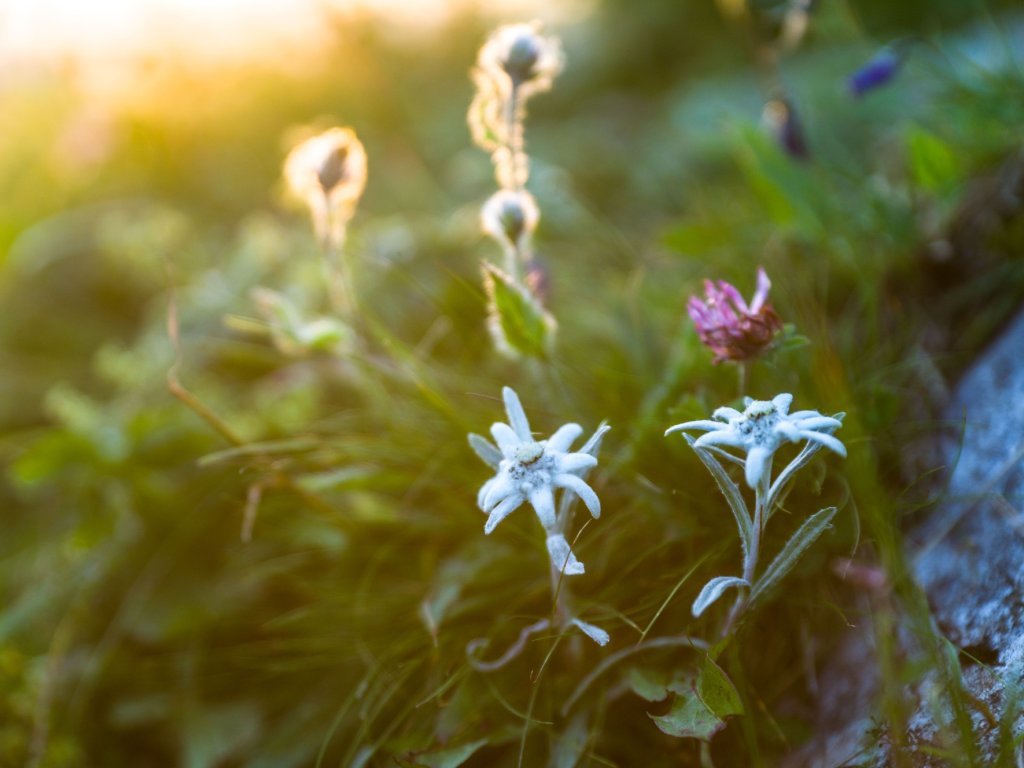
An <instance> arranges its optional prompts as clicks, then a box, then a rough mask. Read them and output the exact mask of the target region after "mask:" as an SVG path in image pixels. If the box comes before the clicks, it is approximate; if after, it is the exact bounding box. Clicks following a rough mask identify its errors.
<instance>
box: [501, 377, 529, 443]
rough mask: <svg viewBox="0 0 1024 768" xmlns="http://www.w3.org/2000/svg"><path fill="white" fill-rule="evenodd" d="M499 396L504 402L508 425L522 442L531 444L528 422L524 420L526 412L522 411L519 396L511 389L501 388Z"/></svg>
mask: <svg viewBox="0 0 1024 768" xmlns="http://www.w3.org/2000/svg"><path fill="white" fill-rule="evenodd" d="M501 396H502V398H503V399H504V401H505V412H506V413H507V414H508V423H509V424H511V425H512V429H514V430H515V433H516V434H517V435H518V436H519V439H520V440H522V441H523V442H531V441H532V440H533V437H532V436H531V434H530V422H529V421H527V420H526V412H525V411H523V404H522V403H520V402H519V395H517V394H516V392H515V390H514V389H512V387H503V388H502V390H501Z"/></svg>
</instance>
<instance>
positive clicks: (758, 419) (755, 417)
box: [733, 400, 779, 445]
mask: <svg viewBox="0 0 1024 768" xmlns="http://www.w3.org/2000/svg"><path fill="white" fill-rule="evenodd" d="M778 423H779V413H778V410H777V409H776V407H775V404H774V403H772V402H771V401H770V400H755V401H754V402H753V403H751V404H750V405H749V406H747V409H746V410H745V411H744V412H743V417H742V418H740V419H737V420H736V423H735V424H734V425H733V426H734V427H735V429H736V431H737V432H739V433H740V434H741V435H743V436H744V437H745V438H747V439H748V440H750V441H751V442H753V443H754V444H756V445H767V444H769V443H774V442H775V441H776V439H775V435H774V430H775V427H776V425H777V424H778Z"/></svg>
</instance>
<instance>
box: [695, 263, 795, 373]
mask: <svg viewBox="0 0 1024 768" xmlns="http://www.w3.org/2000/svg"><path fill="white" fill-rule="evenodd" d="M771 287H772V283H771V280H769V279H768V274H767V273H766V272H765V271H764V269H762V268H761V267H758V268H757V291H756V292H755V293H754V298H753V300H752V301H751V302H750V304H749V305H748V304H747V302H746V301H744V300H743V297H742V296H740V292H739V291H737V290H736V288H735V287H734V286H732V285H730V284H729V283H727V282H725V281H724V280H719V281H718V284H717V285H716V284H715V283H713V282H712V281H710V280H705V281H704V300H703V301H701V300H700V299H699V298H697V297H696V296H691V297H690V301H689V304H688V305H687V309H688V310H689V313H690V317H691V318H692V319H693V323H694V325H696V326H697V334H698V335H699V336H700V340H701V342H702V343H703V344H704V346H706V347H707V348H708V349H710V350H711V351H712V352H713V353H714V355H715V358H714V360H713V361H712V362H714V363H715V364H718V363H721V362H725V361H729V360H731V361H734V362H740V361H743V360H750V359H752V358H755V357H757V356H759V355H760V354H762V353H763V352H764V351H765V350H766V349H767V348H768V347H769V346H770V345H771V343H772V341H773V340H774V339H775V334H776V333H778V332H779V331H780V330H782V320H780V319H779V316H778V315H777V314H775V310H774V309H772V305H771V304H769V303H768V290H769V289H770V288H771Z"/></svg>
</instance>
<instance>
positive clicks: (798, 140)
mask: <svg viewBox="0 0 1024 768" xmlns="http://www.w3.org/2000/svg"><path fill="white" fill-rule="evenodd" d="M762 120H763V122H764V124H765V126H766V127H767V128H768V130H769V131H770V132H771V133H772V134H774V135H775V140H776V141H777V142H778V144H779V147H780V148H781V149H782V151H783V152H785V153H786V154H787V155H789V156H790V157H791V158H793V159H794V160H807V159H808V158H809V157H810V154H811V153H810V150H809V149H808V148H807V138H806V137H805V135H804V128H803V123H801V122H800V118H799V116H798V115H797V113H796V110H795V109H794V108H793V104H792V102H790V101H789V100H787V99H784V98H779V99H772V100H771V101H769V102H768V103H767V104H765V105H764V111H763V112H762Z"/></svg>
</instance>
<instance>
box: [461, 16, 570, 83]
mask: <svg viewBox="0 0 1024 768" xmlns="http://www.w3.org/2000/svg"><path fill="white" fill-rule="evenodd" d="M477 65H478V67H479V68H480V70H481V71H482V72H484V73H485V74H486V75H487V76H489V77H490V78H491V79H492V80H494V81H496V82H502V81H507V82H508V84H509V85H511V86H512V87H513V88H520V87H522V88H525V90H526V91H528V92H537V91H546V90H547V89H548V88H550V87H551V82H552V80H554V78H555V76H556V75H557V74H558V73H559V71H561V69H562V48H561V45H560V44H559V42H558V39H557V38H554V37H544V36H543V35H541V34H540V24H539V23H538V22H533V23H531V24H507V25H505V26H503V27H499V28H498V29H497V30H495V31H494V33H493V34H492V35H491V36H490V37H489V38H488V40H487V42H486V43H484V46H483V47H482V48H481V49H480V54H479V56H478V58H477Z"/></svg>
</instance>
